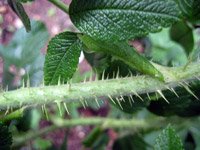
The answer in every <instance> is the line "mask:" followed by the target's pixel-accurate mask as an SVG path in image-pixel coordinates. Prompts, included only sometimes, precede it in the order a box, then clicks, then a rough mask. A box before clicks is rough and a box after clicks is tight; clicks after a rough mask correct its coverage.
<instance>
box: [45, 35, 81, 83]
mask: <svg viewBox="0 0 200 150" xmlns="http://www.w3.org/2000/svg"><path fill="white" fill-rule="evenodd" d="M81 48H82V44H81V42H80V40H79V38H78V37H77V35H76V34H75V33H71V32H63V33H60V34H58V35H57V36H55V37H54V38H52V40H51V41H50V42H49V45H48V49H47V55H46V59H45V66H44V75H45V76H44V80H45V84H46V85H50V84H51V85H55V84H58V81H59V80H60V81H61V82H62V83H63V82H64V83H66V82H67V81H68V80H69V79H71V78H72V76H73V74H74V72H75V71H76V68H77V65H78V61H79V56H80V53H81Z"/></svg>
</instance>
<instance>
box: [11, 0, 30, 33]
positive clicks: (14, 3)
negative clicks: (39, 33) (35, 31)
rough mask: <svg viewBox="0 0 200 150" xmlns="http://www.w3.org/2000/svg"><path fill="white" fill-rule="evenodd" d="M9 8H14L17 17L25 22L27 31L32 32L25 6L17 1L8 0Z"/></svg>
mask: <svg viewBox="0 0 200 150" xmlns="http://www.w3.org/2000/svg"><path fill="white" fill-rule="evenodd" d="M8 4H9V6H10V7H11V8H12V10H13V11H14V12H15V13H16V15H17V16H18V17H19V18H20V19H21V21H22V22H23V24H24V26H25V28H26V31H27V32H28V31H30V30H31V23H30V19H29V17H28V15H27V14H26V12H25V10H24V7H23V5H22V4H21V3H20V2H19V1H16V0H8Z"/></svg>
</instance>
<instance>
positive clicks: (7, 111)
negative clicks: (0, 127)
mask: <svg viewBox="0 0 200 150" xmlns="http://www.w3.org/2000/svg"><path fill="white" fill-rule="evenodd" d="M9 109H10V107H9V106H8V107H7V109H6V112H5V114H4V115H5V116H6V115H7V114H9Z"/></svg>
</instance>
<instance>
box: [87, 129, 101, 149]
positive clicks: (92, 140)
mask: <svg viewBox="0 0 200 150" xmlns="http://www.w3.org/2000/svg"><path fill="white" fill-rule="evenodd" d="M102 133H103V129H102V128H101V127H95V128H94V129H92V131H91V132H90V133H89V135H87V137H86V138H85V139H84V141H83V144H84V146H85V147H91V146H92V145H93V144H94V143H95V141H96V140H97V139H98V138H99V136H100V135H101V134H102Z"/></svg>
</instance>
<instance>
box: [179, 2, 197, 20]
mask: <svg viewBox="0 0 200 150" xmlns="http://www.w3.org/2000/svg"><path fill="white" fill-rule="evenodd" d="M176 1H177V2H178V4H179V7H180V9H181V11H182V14H183V15H184V16H185V17H186V18H187V19H189V20H191V21H197V20H200V0H176Z"/></svg>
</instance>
